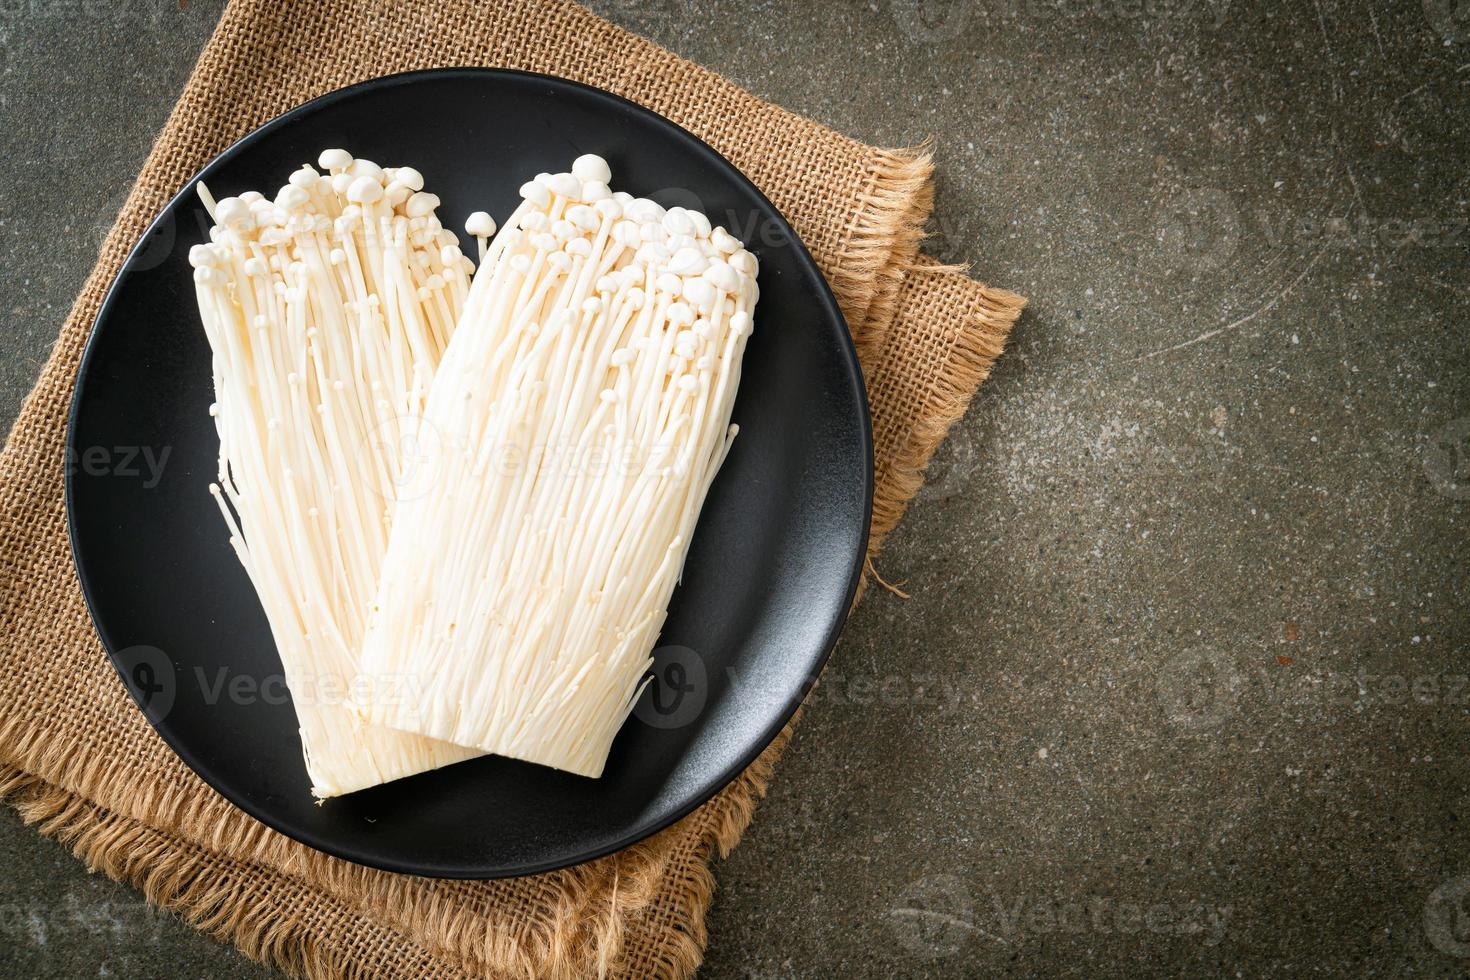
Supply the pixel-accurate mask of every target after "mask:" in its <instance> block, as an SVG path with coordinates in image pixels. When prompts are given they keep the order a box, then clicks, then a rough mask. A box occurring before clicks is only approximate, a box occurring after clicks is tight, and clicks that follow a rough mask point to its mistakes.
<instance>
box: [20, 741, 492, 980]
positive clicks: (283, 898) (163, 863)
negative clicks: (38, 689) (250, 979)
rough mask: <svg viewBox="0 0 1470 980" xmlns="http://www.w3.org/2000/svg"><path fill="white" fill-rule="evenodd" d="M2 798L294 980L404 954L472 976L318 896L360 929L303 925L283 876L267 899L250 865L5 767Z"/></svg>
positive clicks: (365, 967)
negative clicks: (380, 953)
mask: <svg viewBox="0 0 1470 980" xmlns="http://www.w3.org/2000/svg"><path fill="white" fill-rule="evenodd" d="M0 799H3V800H4V801H5V802H6V803H7V804H9V805H10V806H11V807H12V808H13V809H14V810H15V811H16V812H17V813H18V814H19V815H20V817H21V819H22V820H23V821H24V822H25V823H27V824H29V825H31V826H32V827H34V828H35V829H36V830H37V831H39V832H40V833H42V834H44V835H45V836H47V837H49V838H51V839H52V840H54V841H56V842H58V843H59V844H61V845H63V846H64V847H66V848H68V849H69V850H70V851H71V852H72V853H73V854H74V855H76V857H77V858H79V859H80V860H81V861H82V862H83V863H84V864H85V865H86V866H87V869H88V870H89V871H91V872H93V873H99V872H100V873H102V874H105V875H107V876H108V877H109V878H111V879H113V880H114V881H119V882H122V883H124V884H127V885H130V886H132V887H133V888H136V889H137V890H138V891H139V892H141V893H142V894H143V896H144V897H145V898H146V899H147V900H148V901H149V902H151V903H152V904H154V905H156V906H159V907H160V908H166V909H168V910H169V911H170V912H172V913H174V914H175V915H177V916H178V917H179V918H180V919H182V920H183V921H184V922H186V923H187V924H189V925H190V926H192V927H193V928H195V929H198V930H199V931H200V932H203V933H205V934H206V935H208V936H211V937H212V938H214V939H217V940H219V941H221V942H227V943H230V944H231V945H233V946H235V948H237V949H238V950H240V952H242V953H243V954H244V955H245V956H247V957H249V958H250V959H252V960H255V961H256V962H258V963H264V964H268V965H270V966H273V967H275V968H277V969H279V970H281V971H283V972H284V973H286V974H288V975H289V976H293V977H346V978H352V980H358V978H361V980H371V978H372V977H374V976H376V975H377V969H376V968H377V966H378V963H377V962H376V961H375V959H374V957H373V956H372V953H373V951H374V950H383V949H392V950H393V952H394V954H395V957H397V958H400V959H401V958H402V957H403V956H404V954H405V953H406V952H409V953H411V956H412V958H413V959H415V960H417V961H418V962H419V964H420V965H421V966H422V969H423V974H422V975H425V976H427V975H431V974H432V975H433V976H436V977H466V978H467V977H469V976H470V974H464V973H459V972H451V971H448V970H446V969H445V965H444V964H443V963H442V962H440V961H438V960H436V959H434V958H433V957H432V956H431V955H430V954H429V953H428V952H427V951H425V950H422V949H421V948H419V947H416V946H414V944H413V943H411V942H410V941H409V940H408V939H406V938H404V937H402V936H399V935H397V934H394V933H392V932H391V931H390V930H386V929H384V928H382V927H381V926H379V925H377V924H376V923H374V922H372V921H371V920H368V919H364V918H361V917H355V916H350V915H347V914H343V913H345V910H342V909H341V908H340V906H338V904H337V903H335V902H333V901H332V900H331V899H324V898H322V897H321V896H319V895H313V896H312V898H311V901H313V902H324V903H326V905H325V907H326V908H328V909H330V910H332V911H335V912H338V915H337V916H336V918H338V919H344V920H348V921H351V922H353V923H354V927H353V928H352V929H351V930H350V931H349V932H340V931H339V932H332V931H328V930H323V929H313V928H312V925H313V923H312V922H311V921H310V920H309V919H304V918H302V917H301V914H300V913H301V909H302V908H303V906H304V905H305V904H306V903H304V902H302V901H301V899H302V898H303V897H304V894H303V893H304V892H305V890H306V886H304V885H300V884H294V883H291V882H290V881H289V879H285V878H282V879H281V883H282V885H283V887H282V888H281V889H280V890H279V891H278V892H272V893H270V894H267V895H262V894H261V893H260V891H259V890H258V889H247V888H245V887H244V886H243V885H242V883H241V881H240V880H239V875H240V872H241V871H242V869H244V866H243V865H241V864H240V863H239V862H236V861H233V860H230V859H228V858H223V857H221V856H218V855H213V854H210V853H208V852H206V851H204V850H202V849H199V848H197V847H194V846H192V845H188V844H184V843H181V842H180V841H179V840H178V839H177V838H174V837H170V836H168V835H166V834H163V833H162V832H160V831H158V830H155V829H154V828H152V827H149V826H148V825H146V824H143V823H139V822H138V821H136V820H132V819H129V818H127V817H122V816H119V815H117V814H115V813H111V812H109V811H107V810H105V809H103V808H102V807H99V806H97V805H96V804H94V803H91V802H89V801H87V800H84V799H81V798H80V797H77V796H75V795H73V794H71V793H68V792H67V791H65V790H63V789H59V788H57V787H55V786H52V785H51V784H49V783H47V782H46V781H44V780H42V779H40V778H38V777H36V776H32V775H30V774H28V773H25V772H22V771H20V770H18V769H15V768H13V767H11V766H8V765H0Z"/></svg>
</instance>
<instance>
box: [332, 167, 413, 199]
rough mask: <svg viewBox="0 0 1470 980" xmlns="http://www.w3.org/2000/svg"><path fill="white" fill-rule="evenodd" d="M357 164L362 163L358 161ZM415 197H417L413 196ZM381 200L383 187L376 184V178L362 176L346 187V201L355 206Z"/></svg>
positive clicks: (366, 175)
mask: <svg viewBox="0 0 1470 980" xmlns="http://www.w3.org/2000/svg"><path fill="white" fill-rule="evenodd" d="M357 162H358V163H362V162H363V161H361V160H359V161H357ZM415 196H417V195H415ZM382 198H383V185H382V184H380V183H378V180H377V177H375V176H370V175H368V174H363V175H362V176H359V177H357V178H355V179H354V180H353V181H352V183H351V184H350V185H348V187H347V200H349V201H352V202H353V203H355V204H372V203H374V202H376V201H380V200H382Z"/></svg>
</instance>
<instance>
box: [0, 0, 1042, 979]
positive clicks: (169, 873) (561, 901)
mask: <svg viewBox="0 0 1470 980" xmlns="http://www.w3.org/2000/svg"><path fill="white" fill-rule="evenodd" d="M449 65H488V66H508V67H514V68H523V69H529V70H532V71H540V72H547V73H551V74H555V75H561V76H564V77H567V78H572V79H576V80H579V81H583V82H588V83H590V84H592V85H596V86H599V87H602V88H605V89H609V90H611V91H613V92H617V93H619V94H621V95H623V96H626V97H628V98H630V99H633V100H634V101H637V102H640V103H642V104H643V105H646V106H648V107H649V108H651V109H653V110H655V111H656V112H660V113H662V114H664V115H665V116H668V117H670V118H672V119H673V120H675V121H676V122H678V123H680V124H682V125H683V126H685V127H686V128H688V129H690V130H692V131H693V132H694V133H695V134H697V135H699V136H701V137H702V138H704V139H705V140H707V141H708V142H710V143H711V144H713V146H714V147H715V148H716V149H717V150H719V151H720V152H721V153H723V154H724V155H725V156H727V157H728V158H729V159H730V160H732V161H733V162H734V163H735V165H736V166H737V167H739V168H740V169H741V170H743V171H744V172H745V173H746V174H748V175H749V176H750V177H751V179H752V180H754V181H755V183H756V184H757V185H758V186H759V187H760V188H761V189H762V190H763V191H764V192H765V193H766V194H767V195H768V196H769V197H770V198H771V200H772V201H773V202H775V204H776V206H777V207H779V208H780V209H781V211H782V213H784V214H785V215H786V217H787V218H788V219H790V221H791V223H792V225H794V226H795V228H796V230H797V231H798V233H800V235H801V236H802V238H803V239H804V240H805V242H806V244H807V246H808V247H809V248H810V249H811V252H812V254H813V255H814V256H815V257H816V260H817V263H818V264H819V265H820V266H821V268H822V270H823V272H824V273H825V274H826V276H827V278H828V280H829V281H830V282H831V284H832V287H833V289H834V290H835V292H836V294H837V297H838V300H839V301H840V303H841V304H842V308H843V310H844V312H845V313H846V315H847V319H848V322H849V323H850V324H851V325H852V328H853V331H854V335H855V338H856V341H857V346H858V350H859V355H860V357H861V359H862V363H863V370H864V374H865V377H866V380H867V385H868V393H869V397H870V399H871V402H872V413H873V433H874V440H875V458H876V462H877V483H876V487H877V494H876V500H875V506H874V514H873V535H872V549H873V551H872V553H876V550H877V549H878V547H879V546H880V545H881V543H882V541H883V537H884V535H885V534H886V533H887V532H888V531H890V530H891V529H892V528H893V526H894V525H895V524H896V523H897V522H898V519H899V517H900V516H901V515H902V513H903V511H904V508H905V506H906V504H907V502H908V500H909V499H910V497H912V495H913V493H914V492H915V491H916V490H917V489H918V487H919V485H920V482H921V474H922V470H923V467H924V464H925V463H926V461H927V460H928V458H929V456H930V454H931V453H932V452H933V450H934V448H935V446H936V445H938V443H939V441H940V440H941V439H942V438H943V437H944V433H945V431H946V430H947V429H948V427H949V425H950V423H952V422H953V421H954V420H955V419H956V418H958V417H959V416H960V414H961V413H962V412H963V411H964V408H965V405H966V403H967V402H968V401H969V398H970V396H971V395H972V394H973V393H974V390H975V388H976V387H977V386H978V385H979V384H980V382H981V381H982V380H983V379H984V378H985V376H986V374H987V373H988V372H989V369H990V366H991V363H992V361H993V360H994V358H995V357H996V356H997V355H998V354H999V352H1000V350H1001V346H1002V344H1003V342H1004V340H1005V336H1006V333H1007V331H1008V329H1009V328H1010V325H1011V323H1012V322H1013V321H1014V319H1015V318H1016V316H1017V314H1018V313H1019V312H1020V308H1021V305H1022V302H1023V301H1022V300H1021V299H1020V298H1019V297H1017V296H1015V295H1012V294H1010V293H1007V292H1003V291H1000V290H993V289H988V288H986V287H983V286H981V285H978V284H977V283H974V282H972V281H970V280H969V279H967V278H965V277H964V276H963V275H962V274H961V273H960V272H958V271H956V270H953V269H948V268H945V267H941V266H939V265H937V264H936V263H934V262H932V261H929V260H927V259H925V258H923V257H922V256H920V255H919V251H918V247H919V240H920V238H921V231H920V228H921V226H922V225H923V223H924V221H925V220H926V218H927V217H928V213H929V209H930V206H931V199H932V194H931V187H930V183H929V176H930V164H929V160H928V158H927V155H926V154H924V153H922V152H917V151H892V150H880V149H874V148H872V147H868V146H864V145H862V144H860V143H857V142H854V141H853V140H850V139H847V138H845V137H842V136H839V135H838V134H836V133H834V132H832V131H830V130H828V129H826V128H824V127H822V126H819V125H817V124H815V123H813V122H810V121H808V120H805V119H802V118H799V117H797V116H794V115H792V114H790V113H788V112H785V111H783V110H781V109H779V108H776V107H774V106H771V105H769V104H767V103H764V102H762V101H760V100H758V99H756V98H755V97H754V96H752V95H750V94H748V93H746V92H744V91H742V90H741V89H739V88H737V87H736V86H734V85H732V84H731V83H729V82H728V81H725V80H724V79H722V78H720V77H719V76H717V75H714V74H712V73H711V72H708V71H705V70H703V69H701V68H698V67H696V66H694V65H692V64H690V63H688V62H686V61H683V60H681V59H679V58H677V57H675V56H674V55H672V54H670V53H669V52H667V51H665V50H663V49H661V48H659V47H657V46H655V45H653V44H651V43H649V42H647V41H645V40H642V39H640V38H637V37H635V36H633V35H631V34H628V33H627V32H625V31H623V30H621V29H619V28H617V27H614V26H613V25H611V24H608V23H606V22H605V21H602V20H600V19H599V18H597V17H595V16H593V15H592V14H590V13H589V12H587V11H585V10H583V9H581V8H579V7H576V6H573V5H570V4H566V3H546V4H538V3H533V2H529V0H521V2H512V3H500V4H489V3H487V4H484V5H478V4H470V3H465V2H437V3H432V4H429V3H424V4H419V3H412V4H397V3H385V2H371V0H314V2H311V3H284V4H278V3H275V2H271V0H236V2H234V3H232V4H231V5H230V6H229V8H228V9H227V10H226V11H225V13H224V16H223V18H222V19H221V21H220V24H219V27H218V29H217V30H216V31H215V34H214V37H213V38H212V39H211V40H210V42H209V44H208V46H207V47H206V48H205V49H204V53H203V55H202V56H201V57H200V59H199V64H198V66H197V67H196V68H195V70H194V74H193V77H192V78H191V79H190V80H189V84H188V86H187V87H186V88H185V90H184V93H183V97H182V98H181V99H180V100H179V103H178V106H177V107H176V108H175V109H174V112H173V115H172V116H171V117H170V118H169V121H168V125H167V126H166V127H165V128H164V131H163V134H162V135H161V136H160V137H159V139H158V143H157V145H156V146H154V148H153V151H152V153H151V154H150V155H149V157H148V161H147V163H146V164H145V165H144V167H143V171H142V173H141V175H140V176H139V177H138V182H137V184H136V185H135V186H134V187H133V190H132V193H131V194H130V195H129V197H128V200H127V204H126V205H125V206H124V208H123V210H122V213H121V214H120V215H119V217H118V219H117V223H116V224H115V225H114V226H113V228H112V231H111V233H110V234H109V235H108V236H107V240H106V243H105V244H104V246H103V249H102V255H101V257H100V258H99V259H98V262H97V266H96V268H95V269H94V270H93V271H92V274H91V277H90V278H89V279H88V280H87V284H86V287H85V288H84V289H83V291H82V294H81V296H80V297H78V299H77V301H76V305H75V306H74V307H73V308H72V310H71V314H70V315H69V316H68V317H67V320H66V323H65V325H64V326H63V327H62V330H61V334H60V336H59V337H58V338H57V341H56V346H55V349H54V350H53V352H52V354H51V358H50V360H49V362H48V363H47V364H46V367H45V369H44V371H43V372H42V374H41V378H40V380H39V381H38V382H37V384H36V387H35V389H34V390H33V391H32V392H31V394H30V397H29V398H28V399H27V401H26V403H25V406H24V408H23V409H22V411H21V414H20V417H19V419H18V420H17V421H16V423H15V427H14V429H13V430H12V432H11V434H10V439H9V441H8V443H7V445H6V448H5V452H4V455H3V457H0V536H3V544H0V603H3V606H0V608H3V614H0V650H3V656H4V669H3V670H0V717H3V722H0V793H3V794H4V795H5V796H6V797H7V798H8V799H9V801H10V802H11V803H12V804H13V805H14V806H15V807H16V808H17V809H18V810H19V811H20V813H21V814H22V815H23V816H24V817H25V819H26V820H28V821H32V822H34V824H35V825H36V826H37V827H38V828H39V829H40V830H41V831H42V832H43V833H45V834H48V835H50V836H52V837H54V838H56V839H58V840H61V841H64V842H66V843H67V844H68V845H70V846H71V847H72V848H73V849H74V850H75V852H76V853H77V855H79V856H80V857H81V858H82V860H84V861H86V862H87V864H88V865H89V866H90V867H92V868H94V869H99V870H102V871H105V872H106V873H107V874H109V875H111V876H113V877H115V878H118V879H121V880H123V881H127V882H129V883H131V884H133V885H134V886H136V887H137V888H139V889H141V890H142V891H143V892H144V893H145V894H146V895H147V896H148V898H149V899H150V900H151V901H154V902H156V903H158V904H160V905H163V906H166V907H168V908H171V909H173V910H175V911H176V912H178V914H179V915H181V916H182V917H183V918H184V919H186V920H187V921H189V922H190V923H192V924H194V925H195V926H197V927H198V928H200V929H202V930H205V931H207V932H209V933H211V934H212V935H215V936H217V937H219V938H220V939H223V940H226V941H228V942H231V943H233V944H235V945H236V946H238V947H239V948H240V949H241V950H243V951H244V952H245V953H246V954H247V955H249V956H252V957H255V958H257V959H260V960H265V961H268V962H271V963H274V964H276V965H278V966H280V967H282V968H284V969H285V970H287V971H289V972H292V973H296V974H307V975H311V976H339V975H347V976H359V975H361V976H392V977H396V976H425V975H433V976H458V975H490V976H535V977H545V976H584V975H588V974H593V973H596V972H598V971H603V972H605V973H606V974H607V975H610V976H632V977H653V976H660V977H662V976H671V977H683V976H688V975H689V974H691V973H692V972H693V970H694V969H695V967H696V966H697V965H698V963H699V960H700V956H701V954H702V951H703V948H704V944H705V928H704V915H705V911H706V909H707V907H708V905H709V902H710V897H711V892H712V890H713V879H712V877H711V874H710V871H709V867H708V865H709V862H710V861H711V860H712V858H713V856H714V855H715V853H716V852H719V853H721V854H723V853H726V852H728V851H729V849H730V848H731V847H733V846H734V845H735V843H736V841H737V840H738V839H739V838H740V835H741V833H742V832H743V831H744V829H745V827H746V824H747V823H748V822H749V820H750V816H751V810H752V807H753V805H754V802H755V800H756V798H757V797H759V796H760V795H761V794H762V792H763V791H764V788H765V784H766V780H767V778H768V776H769V775H770V772H771V768H772V765H773V764H774V763H775V761H776V758H777V756H778V755H779V754H780V752H781V747H782V744H783V743H784V742H785V738H786V736H785V735H784V734H783V736H782V738H781V739H778V741H777V743H776V744H774V745H772V746H771V747H770V749H769V750H768V751H767V752H765V754H764V755H763V756H762V757H761V758H760V759H759V760H758V761H757V762H756V763H755V764H754V765H752V766H751V767H750V769H749V770H748V771H747V772H745V773H744V774H743V775H742V776H741V777H740V778H739V779H737V780H736V781H735V782H734V783H733V784H731V785H730V786H729V787H727V788H726V789H725V790H724V791H723V792H722V793H721V794H720V795H719V796H718V797H716V798H715V799H714V800H712V801H711V802H710V803H708V804H707V805H705V806H704V807H702V808H700V809H699V810H697V811H696V812H694V813H693V814H692V815H690V816H689V817H687V818H686V819H684V820H683V821H681V822H680V823H678V824H676V825H675V826H673V827H671V828H669V829H668V830H666V831H664V832H663V833H661V834H658V835H656V836H655V837H653V838H652V839H650V840H648V841H645V842H644V843H642V844H639V845H637V846H635V847H631V848H628V849H627V850H625V851H623V852H621V853H618V854H615V855H612V856H610V857H607V858H603V859H600V860H598V861H594V862H591V863H589V864H586V865H582V866H580V867H576V868H569V869H567V870H564V871H559V872H555V873H552V874H545V875H540V876H538V877H534V878H523V879H517V880H510V881H490V882H471V881H434V880H428V879H421V878H413V877H407V876H401V875H393V874H388V873H385V872H380V871H374V870H370V869H367V868H362V867H357V866H355V865H352V864H348V863H346V862H343V861H339V860H336V859H333V858H330V857H327V856H326V855H324V854H321V853H318V852H316V851H313V850H311V849H309V848H307V847H304V846H302V845H300V844H297V843H295V842H294V841H291V840H288V839H286V838H284V837H282V836H280V835H278V834H276V833H274V832H272V831H270V830H267V829H266V828H265V827H263V826H262V825H260V824H258V823H256V822H255V821H253V820H251V819H250V818H249V817H247V816H246V815H245V814H243V813H241V812H240V811H238V810H236V809H235V808H234V807H232V806H231V805H230V804H228V803H227V802H225V801H224V800H223V799H222V798H220V797H219V796H218V795H216V794H215V793H214V792H213V791H212V790H210V789H209V788H208V787H206V786H205V785H204V784H203V783H202V782H201V781H200V780H199V779H198V778H197V777H196V776H194V774H193V773H192V772H191V771H190V770H189V769H187V768H186V767H185V766H184V764H183V763H182V762H180V761H179V760H178V759H177V758H176V757H175V756H174V755H173V754H172V753H171V752H170V751H169V750H168V748H167V747H166V746H165V745H164V744H163V742H162V741H161V740H160V739H159V738H158V737H157V736H156V735H154V733H153V731H152V729H151V728H150V727H149V726H148V723H147V722H146V720H145V719H144V717H143V715H142V713H141V712H140V711H138V709H137V708H136V707H135V706H134V705H133V703H132V702H131V701H130V700H129V698H128V696H127V694H126V693H125V692H124V690H123V687H122V685H121V683H120V682H119V681H118V678H117V677H116V675H115V674H114V672H113V669H112V667H111V665H110V664H109V663H108V660H107V657H106V656H105V654H104V652H103V650H102V649H101V646H100V645H99V643H98V640H97V637H96V634H95V633H94V632H93V629H92V624H91V622H90V620H89V618H88V616H87V611H86V609H85V607H84V605H83V602H82V597H81V593H80V591H79V590H78V587H77V581H76V577H75V573H74V571H73V566H72V560H71V553H70V551H69V549H68V545H67V534H66V518H65V514H64V511H63V505H62V469H63V451H62V446H63V438H64V434H65V428H66V425H65V420H66V410H67V406H68V403H69V401H70V398H71V393H72V386H73V380H74V378H75V375H76V370H77V364H78V360H79V358H80V356H81V352H82V346H83V343H84V342H85V340H86V337H87V332H88V330H89V329H90V328H91V325H92V321H93V319H94V317H95V315H96V312H97V309H98V305H99V304H100V303H101V301H102V296H103V293H104V291H105V290H106V288H107V285H108V283H109V282H110V281H111V280H112V278H113V276H114V275H115V274H116V272H117V270H118V268H119V266H120V265H121V263H122V261H123V259H124V257H125V256H126V253H127V251H128V249H129V247H130V246H131V245H132V243H133V242H134V241H136V240H137V238H138V236H139V234H140V233H141V232H142V230H143V228H144V227H145V226H146V224H147V223H148V221H149V220H150V219H151V218H152V217H153V216H154V215H155V214H157V213H158V211H159V210H160V209H161V208H162V207H163V205H164V203H165V202H166V201H167V200H168V199H169V197H170V196H171V195H173V194H174V193H175V192H176V191H177V190H178V189H179V188H180V187H181V186H182V185H183V183H184V182H185V181H186V180H187V179H188V177H189V176H190V175H192V174H193V173H195V172H196V171H198V170H199V169H200V167H202V165H203V164H204V163H205V162H206V161H208V160H209V159H210V158H211V157H212V156H214V155H215V154H216V153H218V152H219V151H220V150H221V149H223V148H224V147H225V146H226V145H227V144H229V143H230V142H231V141H233V140H235V139H236V138H238V137H240V136H242V135H244V134H245V133H246V132H248V131H249V130H251V129H253V128H254V127H256V126H257V125H259V124H260V123H263V122H264V121H266V120H267V119H269V118H271V117H272V116H275V115H277V114H279V113H280V112H282V111H284V110H286V109H289V108H291V107H292V106H294V105H297V104H299V103H301V102H304V101H306V100H307V99H310V98H312V97H313V96H316V95H320V94H322V93H323V92H328V91H330V90H332V89H336V88H340V87H342V86H344V85H349V84H351V83H353V82H358V81H361V80H363V79H366V78H370V77H374V76H378V75H384V74H388V73H392V72H398V71H405V70H409V69H414V68H427V67H433V66H449ZM872 553H870V558H871V554H872ZM787 731H788V733H789V731H790V729H789V728H788V730H787Z"/></svg>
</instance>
